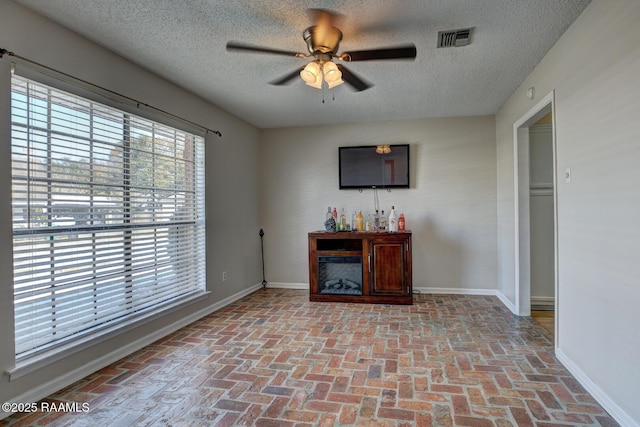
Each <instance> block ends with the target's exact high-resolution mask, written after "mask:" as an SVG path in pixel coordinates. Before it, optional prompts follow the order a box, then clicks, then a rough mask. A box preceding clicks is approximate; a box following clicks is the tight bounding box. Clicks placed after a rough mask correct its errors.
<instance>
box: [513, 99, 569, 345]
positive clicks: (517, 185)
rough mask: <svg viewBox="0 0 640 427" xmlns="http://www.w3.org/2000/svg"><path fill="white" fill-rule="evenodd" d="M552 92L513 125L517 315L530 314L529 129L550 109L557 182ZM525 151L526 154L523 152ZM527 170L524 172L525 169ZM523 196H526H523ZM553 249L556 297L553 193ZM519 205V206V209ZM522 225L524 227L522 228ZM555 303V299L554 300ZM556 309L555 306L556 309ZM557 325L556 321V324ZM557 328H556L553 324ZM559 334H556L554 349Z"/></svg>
mask: <svg viewBox="0 0 640 427" xmlns="http://www.w3.org/2000/svg"><path fill="white" fill-rule="evenodd" d="M554 100H555V91H553V90H552V91H551V92H549V93H548V94H547V95H545V96H544V97H543V98H542V99H540V101H538V102H537V103H536V105H535V106H533V107H532V108H531V109H529V111H527V112H526V113H525V114H524V115H522V116H521V117H520V118H519V119H518V120H517V121H516V122H515V123H514V124H513V181H514V182H513V191H514V199H513V207H514V209H513V211H514V259H515V263H514V264H515V265H514V287H515V309H516V310H515V311H514V313H515V314H517V315H518V316H529V315H531V300H530V292H531V283H530V273H531V272H530V259H529V257H530V254H529V251H528V249H529V244H530V240H529V227H528V222H529V218H528V217H529V206H528V203H529V195H530V187H529V186H530V183H529V179H528V176H529V171H528V165H529V153H528V152H529V150H528V145H529V130H530V129H531V126H527V124H528V123H529V124H531V125H532V124H533V123H535V122H536V121H537V120H539V119H540V118H541V117H543V116H544V115H545V114H547V111H546V110H548V109H549V108H550V109H551V113H552V115H553V116H554V122H552V124H551V130H552V140H553V160H552V162H553V182H554V183H557V180H556V153H555V151H556V141H555V139H556V138H555V127H554V124H553V123H555V105H554ZM520 145H523V146H526V147H523V148H526V150H524V149H523V150H520V149H519V146H520ZM525 151H526V152H525ZM525 169H526V170H525ZM525 180H526V182H525ZM525 193H526V194H525ZM554 196H555V197H556V198H555V199H554V249H555V254H554V257H555V262H554V265H555V274H554V277H555V281H556V283H555V290H556V295H557V289H558V287H557V283H558V263H557V256H558V238H557V236H558V233H557V231H558V230H557V196H556V194H555V192H554ZM521 205H522V206H521ZM521 224H522V225H523V226H525V225H526V228H522V229H521ZM556 300H557V298H556ZM556 309H557V307H556ZM556 323H557V322H556ZM556 326H557V325H556ZM557 340H558V334H556V348H557V344H558V342H557Z"/></svg>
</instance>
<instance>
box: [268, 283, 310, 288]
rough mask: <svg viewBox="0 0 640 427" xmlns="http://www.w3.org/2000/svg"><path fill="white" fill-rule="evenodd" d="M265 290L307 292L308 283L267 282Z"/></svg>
mask: <svg viewBox="0 0 640 427" xmlns="http://www.w3.org/2000/svg"><path fill="white" fill-rule="evenodd" d="M267 288H276V289H302V290H309V284H308V283H289V282H268V283H267Z"/></svg>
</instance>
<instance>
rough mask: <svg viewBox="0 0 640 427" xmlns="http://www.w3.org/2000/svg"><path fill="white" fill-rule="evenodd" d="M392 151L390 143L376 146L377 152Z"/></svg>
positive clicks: (387, 152)
mask: <svg viewBox="0 0 640 427" xmlns="http://www.w3.org/2000/svg"><path fill="white" fill-rule="evenodd" d="M390 152H391V147H390V146H389V145H378V146H377V147H376V153H377V154H389V153H390Z"/></svg>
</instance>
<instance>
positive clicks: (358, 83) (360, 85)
mask: <svg viewBox="0 0 640 427" xmlns="http://www.w3.org/2000/svg"><path fill="white" fill-rule="evenodd" d="M336 65H337V66H338V69H339V70H340V72H341V73H342V80H344V81H345V82H346V83H348V84H350V85H351V86H352V87H353V88H354V89H356V90H357V91H358V92H361V91H363V90H367V89H369V88H370V87H371V86H373V85H372V84H371V83H369V82H366V81H364V80H363V79H361V78H360V77H358V76H356V75H355V74H353V73H352V72H351V71H349V70H348V69H347V68H346V67H345V66H344V65H342V64H336Z"/></svg>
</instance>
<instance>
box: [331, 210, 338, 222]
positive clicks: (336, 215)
mask: <svg viewBox="0 0 640 427" xmlns="http://www.w3.org/2000/svg"><path fill="white" fill-rule="evenodd" d="M331 215H332V216H333V220H334V221H335V222H338V210H337V209H336V208H333V213H332V214H331Z"/></svg>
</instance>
